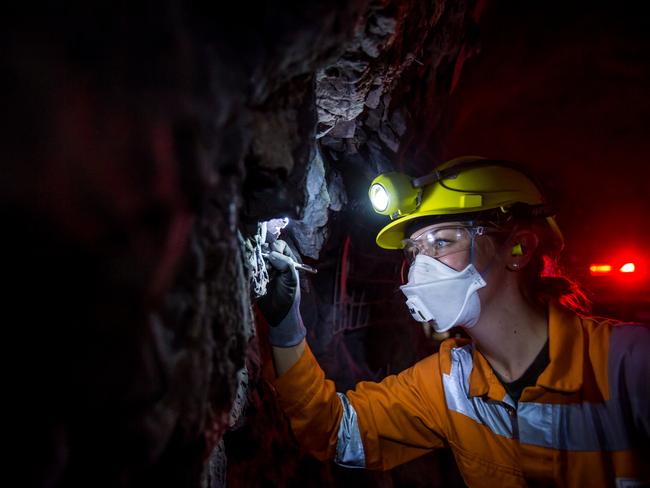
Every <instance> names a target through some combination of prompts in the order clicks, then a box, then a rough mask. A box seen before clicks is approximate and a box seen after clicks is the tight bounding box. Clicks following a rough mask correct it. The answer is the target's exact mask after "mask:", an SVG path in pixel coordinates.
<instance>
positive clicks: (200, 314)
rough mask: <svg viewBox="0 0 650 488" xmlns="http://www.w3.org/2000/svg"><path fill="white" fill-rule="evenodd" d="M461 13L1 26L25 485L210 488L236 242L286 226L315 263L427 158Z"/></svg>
mask: <svg viewBox="0 0 650 488" xmlns="http://www.w3.org/2000/svg"><path fill="white" fill-rule="evenodd" d="M472 8H473V3H472V2H451V1H446V0H437V1H433V2H420V1H415V0H411V1H390V0H374V1H369V0H356V1H345V2H344V1H336V2H324V1H316V0H309V1H305V2H300V3H294V2H280V3H273V4H270V3H260V4H256V3H253V4H245V5H244V4H242V5H237V4H231V5H228V6H224V5H222V4H221V3H219V2H200V3H195V4H192V5H190V4H185V3H183V2H173V1H163V2H156V3H155V5H154V4H150V5H147V4H138V5H135V4H134V5H131V4H128V5H127V4H125V5H120V6H116V5H114V3H112V2H91V3H88V2H68V3H66V5H63V6H61V5H59V6H47V7H43V6H39V7H38V8H37V9H36V10H37V11H33V10H32V9H31V8H28V7H24V6H20V7H15V8H14V9H13V11H12V12H11V13H10V14H8V15H7V16H6V17H5V18H4V19H3V20H4V21H3V23H4V24H5V25H4V26H3V29H2V32H3V33H2V34H1V37H2V41H3V43H2V44H3V46H4V48H3V50H2V54H0V56H1V58H2V66H3V73H4V74H3V76H2V77H1V80H0V83H1V84H2V88H1V89H0V93H2V95H1V96H2V99H3V100H2V106H3V112H4V113H3V122H2V131H1V132H2V139H1V142H0V151H1V154H2V159H3V176H2V179H1V182H0V185H1V196H0V198H2V203H3V205H2V213H3V217H4V218H3V224H4V232H3V235H4V237H3V239H2V240H3V243H2V248H3V250H4V253H3V254H4V257H5V262H6V264H5V266H4V270H5V272H4V276H5V283H6V284H7V287H6V288H5V289H8V291H7V292H6V293H7V294H6V295H5V300H6V307H7V309H6V311H5V316H6V317H11V319H10V320H9V321H8V322H6V329H7V332H8V335H7V337H6V339H5V344H6V346H7V348H8V349H10V351H9V354H7V355H6V357H7V359H8V360H9V367H8V368H7V369H6V371H7V372H8V373H9V376H10V378H9V379H10V381H9V382H8V383H7V384H8V385H9V386H10V396H11V398H12V400H11V402H10V404H11V405H10V406H11V409H12V416H11V417H10V418H11V419H12V420H13V419H15V425H14V427H15V428H16V432H15V435H12V436H11V439H12V446H14V448H13V451H14V454H15V455H16V457H17V458H19V459H20V460H21V461H23V462H27V464H28V469H18V470H17V471H18V475H19V476H20V477H21V478H22V479H24V478H28V480H27V481H28V482H29V483H27V484H34V485H37V486H76V485H84V486H150V485H154V484H155V485H158V486H200V485H201V484H203V485H204V486H206V485H211V486H218V485H219V483H221V482H222V481H220V480H219V479H218V478H219V474H218V472H219V467H218V466H217V467H214V465H213V466H212V468H210V462H209V460H210V461H213V462H217V461H215V459H214V453H215V448H216V446H219V442H220V440H221V439H222V438H223V435H224V432H226V431H227V430H228V429H229V428H231V427H232V426H233V425H234V424H235V423H236V422H237V421H238V419H237V418H236V417H238V416H240V413H238V412H237V411H236V409H233V405H238V402H237V401H236V399H237V394H238V387H241V385H242V383H246V384H252V385H253V387H254V385H255V384H256V382H257V381H259V380H258V375H257V371H258V369H259V360H258V361H256V360H255V358H256V357H258V354H257V353H256V351H257V350H258V345H257V339H256V333H255V320H254V313H253V303H252V299H251V297H252V294H251V290H250V268H249V267H248V261H247V256H246V255H245V250H244V248H243V247H242V246H241V239H246V238H249V237H250V236H252V235H253V234H254V232H255V229H256V225H257V223H258V222H259V221H265V220H268V219H270V218H274V217H281V216H286V217H289V218H290V219H291V221H292V222H291V224H290V226H289V228H288V232H289V235H290V237H291V238H292V239H293V241H294V242H295V244H296V246H297V248H298V250H299V251H300V252H301V254H302V255H303V256H305V257H307V258H311V259H313V260H317V259H319V258H320V257H322V254H323V249H324V247H326V246H327V242H328V238H329V237H330V234H331V233H332V231H331V219H332V215H335V214H337V213H340V212H344V211H346V210H348V211H350V212H353V213H354V212H356V213H357V214H359V215H361V216H362V217H363V218H364V219H365V218H366V217H368V215H367V213H364V212H366V210H364V208H365V207H364V205H365V204H363V205H362V203H361V202H362V200H363V199H364V198H365V195H364V194H365V185H366V184H367V180H368V179H369V178H371V177H372V176H374V175H375V174H376V173H377V172H379V171H380V170H385V169H392V168H395V167H399V166H403V163H402V161H404V160H406V159H408V158H407V156H408V157H410V156H412V153H413V151H416V152H417V151H419V152H420V154H421V153H422V152H424V153H426V152H427V151H431V150H432V148H430V147H427V145H426V144H411V145H407V144H405V142H407V141H409V140H410V138H411V139H412V129H413V127H414V125H417V124H418V121H419V120H423V119H422V118H423V116H424V114H426V117H425V118H426V119H427V120H429V121H431V120H435V118H436V117H435V115H433V116H432V114H435V113H437V111H438V110H439V104H440V103H441V101H443V100H444V99H445V97H446V95H447V93H448V92H449V90H450V87H451V85H452V82H453V76H454V73H458V72H459V70H460V67H461V65H462V62H463V60H464V58H465V57H466V55H467V53H468V52H471V49H472V47H471V46H472V42H473V41H474V39H473V35H470V34H471V33H472V32H473V25H474V24H473V19H472V16H471V11H472ZM407 147H408V149H407ZM368 218H370V217H368ZM350 224H354V222H350ZM341 225H343V224H341V223H340V222H339V223H338V224H337V226H338V229H339V230H338V231H337V232H339V235H340V233H341V232H342V231H341V230H340V226H341ZM331 247H332V245H331V244H330V254H329V256H330V257H331V256H334V259H336V253H332V252H331ZM325 254H327V252H326V253H325ZM324 279H325V278H324ZM334 280H338V282H340V276H338V277H337V276H334V275H332V276H331V281H334ZM321 284H322V283H321ZM325 285H326V284H325ZM325 285H323V286H325ZM339 291H340V290H339ZM339 295H340V296H343V295H341V294H340V293H339ZM247 358H248V360H247ZM247 362H248V368H246V365H247ZM246 372H248V373H251V374H250V377H249V379H248V380H247V381H245V380H243V379H242V374H244V375H246ZM251 382H252V383H251ZM253 387H251V388H253ZM239 395H240V396H241V395H242V392H241V388H240V389H239ZM244 396H245V394H244ZM211 456H212V457H211ZM15 466H16V467H18V466H19V465H18V464H16V465H15ZM211 469H212V471H211Z"/></svg>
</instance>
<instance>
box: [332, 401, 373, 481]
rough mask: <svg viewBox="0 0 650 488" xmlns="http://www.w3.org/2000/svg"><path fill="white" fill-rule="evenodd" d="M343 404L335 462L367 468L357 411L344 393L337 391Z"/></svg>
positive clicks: (349, 466)
mask: <svg viewBox="0 0 650 488" xmlns="http://www.w3.org/2000/svg"><path fill="white" fill-rule="evenodd" d="M337 395H338V396H339V400H341V405H342V406H343V417H341V423H340V424H339V433H338V441H337V443H336V457H335V458H334V462H335V463H336V464H340V465H341V466H347V467H348V468H365V467H366V454H365V452H364V450H363V443H362V442H361V434H360V432H359V422H358V421H357V412H356V410H355V409H354V407H353V406H352V405H351V404H350V400H348V397H346V396H345V395H344V394H343V393H337Z"/></svg>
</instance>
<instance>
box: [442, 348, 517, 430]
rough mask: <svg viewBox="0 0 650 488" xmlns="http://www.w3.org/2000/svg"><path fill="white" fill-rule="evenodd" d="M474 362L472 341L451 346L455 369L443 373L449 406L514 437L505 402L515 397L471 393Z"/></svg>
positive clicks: (453, 367) (450, 408) (452, 367)
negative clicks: (493, 397) (487, 397)
mask: <svg viewBox="0 0 650 488" xmlns="http://www.w3.org/2000/svg"><path fill="white" fill-rule="evenodd" d="M472 365H473V363H472V345H471V344H467V345H466V346H463V347H458V348H455V349H452V350H451V370H450V371H449V374H443V375H442V384H443V387H444V390H445V400H446V402H447V408H448V409H449V410H453V411H454V412H458V413H460V414H463V415H465V416H467V417H469V418H471V419H472V420H474V421H475V422H478V423H479V424H483V425H485V426H486V427H488V428H489V429H490V430H491V431H492V432H493V433H495V434H497V435H500V436H504V437H508V438H512V421H511V420H510V416H509V415H508V411H507V410H506V407H505V406H504V403H512V400H510V398H504V402H495V401H491V400H484V399H483V398H482V397H470V396H469V375H470V373H471V372H472ZM506 397H507V395H506Z"/></svg>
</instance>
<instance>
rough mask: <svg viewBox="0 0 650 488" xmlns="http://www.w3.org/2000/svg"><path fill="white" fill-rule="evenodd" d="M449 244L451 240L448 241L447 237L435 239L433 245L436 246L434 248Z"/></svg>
mask: <svg viewBox="0 0 650 488" xmlns="http://www.w3.org/2000/svg"><path fill="white" fill-rule="evenodd" d="M449 244H451V241H448V240H447V239H436V240H435V242H434V243H433V245H434V246H435V247H436V249H439V248H441V247H446V246H448V245H449Z"/></svg>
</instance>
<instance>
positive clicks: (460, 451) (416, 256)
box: [260, 158, 650, 487]
mask: <svg viewBox="0 0 650 488" xmlns="http://www.w3.org/2000/svg"><path fill="white" fill-rule="evenodd" d="M405 178H406V177H405V176H403V175H398V174H389V175H382V176H380V177H378V178H377V179H376V180H375V181H374V182H373V184H372V185H371V189H370V196H371V199H372V200H373V205H374V206H375V210H376V211H378V212H380V213H384V214H386V215H389V216H391V219H392V221H391V222H390V223H389V224H388V225H387V226H386V227H384V228H383V229H382V230H381V231H380V232H379V234H378V236H377V243H378V245H379V246H381V247H383V248H387V249H399V248H402V249H404V250H405V252H406V255H407V259H408V260H409V263H410V268H409V279H408V283H407V284H405V285H404V286H402V287H401V288H402V291H403V292H404V294H405V296H406V298H407V302H406V303H407V306H408V308H409V310H410V312H411V314H412V315H413V317H414V318H415V319H416V320H419V321H423V322H428V323H430V324H431V325H432V326H433V327H434V328H435V329H436V330H437V331H439V332H443V331H446V330H449V329H450V328H451V327H454V326H460V327H463V328H464V330H465V332H466V333H467V335H468V336H469V337H470V338H471V340H466V339H448V340H446V341H445V342H443V343H442V345H441V347H440V351H439V352H438V353H436V354H434V355H432V356H430V357H428V358H426V359H424V360H422V361H420V362H419V363H417V364H416V365H414V366H413V367H411V368H410V369H408V370H406V371H403V372H402V373H400V374H398V375H393V376H389V377H387V378H385V379H384V380H383V381H382V382H380V383H373V382H362V383H359V384H358V385H357V387H356V388H355V389H354V390H353V391H348V392H347V393H345V394H342V393H336V392H335V389H334V385H333V383H332V382H331V381H328V380H325V378H324V374H323V372H322V370H321V369H320V367H319V366H318V364H317V362H316V360H315V359H314V357H313V355H312V354H311V352H310V350H309V348H308V346H307V345H306V343H305V341H304V327H303V325H302V320H301V318H300V314H299V310H298V304H299V300H300V296H299V287H298V286H297V274H296V272H295V269H293V267H292V266H291V263H292V262H293V261H292V260H291V259H288V258H286V257H285V255H286V254H288V252H287V250H286V249H285V248H282V246H281V245H280V247H278V248H276V251H277V252H274V253H272V263H273V264H274V266H276V267H277V268H278V269H280V270H281V271H282V272H281V273H280V274H279V276H278V277H277V278H276V279H275V280H274V284H273V287H272V290H271V293H270V295H269V296H268V297H266V298H265V300H263V302H262V303H261V304H260V305H261V308H262V311H263V312H264V313H265V315H266V316H267V318H268V319H269V323H270V325H271V328H270V330H271V333H270V339H271V343H272V345H273V346H274V347H273V353H274V359H275V365H276V370H277V373H278V375H279V377H278V378H277V379H276V381H275V388H276V391H277V394H278V398H279V401H280V404H281V406H282V407H283V409H284V410H285V412H286V413H287V414H288V416H289V417H290V419H291V424H292V428H293V430H294V432H295V434H296V436H297V438H298V440H299V441H300V442H301V444H302V445H303V447H304V448H306V449H307V450H309V451H311V452H312V453H313V454H314V455H315V456H316V457H318V458H320V459H327V458H334V459H335V461H336V462H338V463H339V464H343V465H347V466H357V467H367V468H372V469H390V468H392V467H394V466H396V465H398V464H400V463H403V462H406V461H409V460H411V459H413V458H415V457H417V456H419V455H422V454H424V453H426V452H427V451H429V450H431V449H434V448H438V447H450V448H451V449H452V451H453V453H454V455H455V458H456V460H457V463H458V466H459V468H460V471H461V473H462V475H463V478H464V480H465V482H466V483H467V484H468V485H469V486H501V487H505V486H527V485H536V484H543V485H548V484H551V485H561V486H576V487H578V486H581V487H582V486H645V484H646V483H648V481H649V480H650V473H649V468H648V466H649V464H650V463H648V461H647V457H646V456H647V454H648V447H649V445H650V441H649V439H650V401H649V391H650V388H648V386H647V383H646V378H647V376H648V374H649V373H650V360H649V357H650V328H649V327H647V326H645V325H638V324H635V325H632V324H614V322H613V321H609V320H596V319H592V318H587V317H584V316H583V315H582V314H581V313H579V312H584V310H583V309H582V306H583V304H584V300H583V298H584V296H583V295H581V294H580V292H579V290H578V289H577V288H576V287H575V286H574V285H573V284H572V283H571V282H570V281H569V280H567V279H565V278H563V277H562V276H561V275H559V274H558V273H557V268H556V266H555V263H556V260H557V257H558V255H559V253H560V251H561V248H562V236H561V233H560V231H559V229H558V227H557V225H556V224H555V221H554V220H553V217H552V216H551V214H550V211H549V209H548V207H547V206H546V204H545V202H544V200H543V198H542V195H541V193H540V191H539V189H538V187H537V186H536V185H535V184H534V183H533V181H532V180H531V178H530V177H529V176H527V175H526V174H525V173H524V172H523V170H521V169H520V168H518V167H516V166H514V165H513V164H512V163H507V162H504V161H492V160H485V159H480V158H464V159H458V160H454V161H450V162H448V163H446V164H445V165H443V166H441V167H440V168H437V170H436V171H435V172H434V173H433V174H432V175H428V176H426V177H424V178H420V179H417V180H412V181H411V180H410V179H406V180H405Z"/></svg>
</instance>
